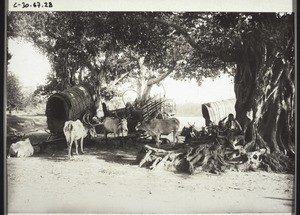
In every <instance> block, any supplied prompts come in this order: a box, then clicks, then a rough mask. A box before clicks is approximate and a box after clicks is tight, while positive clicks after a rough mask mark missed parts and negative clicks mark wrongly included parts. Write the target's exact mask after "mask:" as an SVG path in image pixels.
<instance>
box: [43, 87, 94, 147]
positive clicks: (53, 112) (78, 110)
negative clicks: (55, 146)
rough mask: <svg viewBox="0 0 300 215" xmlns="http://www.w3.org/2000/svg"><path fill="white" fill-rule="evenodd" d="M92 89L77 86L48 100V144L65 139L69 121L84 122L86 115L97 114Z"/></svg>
mask: <svg viewBox="0 0 300 215" xmlns="http://www.w3.org/2000/svg"><path fill="white" fill-rule="evenodd" d="M92 95H93V91H92V88H91V87H90V86H89V85H87V84H85V85H77V86H74V87H71V88H69V89H67V90H64V91H62V92H58V93H55V94H53V95H51V96H50V97H49V98H48V101H47V105H46V116H47V125H48V130H49V136H48V138H47V140H46V142H53V141H58V140H63V139H64V134H63V127H64V123H65V122H66V121H68V120H77V119H80V120H82V119H83V118H84V117H85V116H86V115H93V114H94V113H95V105H94V100H93V96H92Z"/></svg>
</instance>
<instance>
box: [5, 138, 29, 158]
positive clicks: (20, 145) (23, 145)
mask: <svg viewBox="0 0 300 215" xmlns="http://www.w3.org/2000/svg"><path fill="white" fill-rule="evenodd" d="M33 151H34V150H33V147H32V145H31V143H30V140H29V138H27V139H26V140H24V141H18V142H16V143H13V144H11V146H10V147H9V154H8V157H11V156H12V157H28V156H31V155H33Z"/></svg>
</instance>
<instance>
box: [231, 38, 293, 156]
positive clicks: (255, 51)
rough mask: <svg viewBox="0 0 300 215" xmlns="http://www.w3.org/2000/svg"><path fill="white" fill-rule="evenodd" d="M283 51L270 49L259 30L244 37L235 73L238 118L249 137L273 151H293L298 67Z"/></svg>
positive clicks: (249, 139) (288, 47)
mask: <svg viewBox="0 0 300 215" xmlns="http://www.w3.org/2000/svg"><path fill="white" fill-rule="evenodd" d="M290 48H291V46H290V45H288V46H287V49H290ZM280 54H281V55H280V57H278V56H276V55H278V53H272V52H270V51H269V50H268V49H267V46H266V45H265V44H264V43H263V39H262V38H260V33H259V32H253V33H249V34H247V36H245V37H244V38H243V49H242V51H241V53H240V58H239V61H238V63H237V73H236V76H235V94H236V99H237V101H236V105H235V109H236V118H237V120H238V121H239V122H240V124H241V125H242V127H243V128H245V129H246V135H248V137H246V139H247V140H248V141H252V140H254V141H257V143H260V144H263V145H266V146H267V147H269V149H270V150H271V152H284V153H285V154H286V153H290V154H294V144H295V142H294V136H293V134H294V131H293V130H294V113H295V109H294V108H295V105H294V99H295V98H294V90H295V86H294V73H295V71H294V65H293V62H290V61H289V60H288V59H287V58H286V57H285V53H280ZM251 110H252V111H253V120H252V122H251V123H249V119H248V118H247V112H248V111H251ZM249 130H251V132H247V131H249ZM249 134H250V136H249Z"/></svg>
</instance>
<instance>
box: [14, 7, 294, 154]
mask: <svg viewBox="0 0 300 215" xmlns="http://www.w3.org/2000/svg"><path fill="white" fill-rule="evenodd" d="M8 36H9V37H18V36H20V37H23V38H26V39H28V40H30V41H33V42H34V44H36V46H38V47H39V48H40V49H41V50H43V52H44V53H45V54H47V55H48V57H49V59H50V61H51V64H52V69H53V74H52V76H51V77H49V83H48V89H47V88H44V89H46V91H48V92H51V91H53V90H54V89H65V88H68V87H70V86H72V85H75V84H77V83H80V82H88V83H90V84H91V85H92V86H94V87H95V92H97V95H98V96H100V95H102V96H104V97H106V98H107V99H110V98H111V97H113V96H114V93H115V92H116V91H115V87H116V86H117V84H122V83H123V82H124V81H126V80H128V79H129V78H136V79H141V78H142V77H147V78H153V77H154V78H155V77H165V76H166V75H170V76H172V77H173V78H175V79H178V80H184V79H191V78H195V79H196V80H197V81H198V83H199V84H201V81H202V79H203V78H204V77H211V78H215V77H218V76H219V75H220V73H221V72H226V73H229V74H231V75H234V76H235V93H236V98H237V103H236V112H237V120H238V121H239V122H240V123H241V124H242V126H243V128H244V129H246V128H247V126H248V124H247V120H248V119H247V116H246V114H247V111H251V110H252V111H253V116H252V117H253V118H254V121H253V125H255V126H254V127H255V128H254V130H255V131H256V132H254V133H256V134H257V135H256V137H258V136H261V137H262V139H263V140H264V141H265V142H267V144H269V145H273V147H271V148H272V150H274V151H276V150H282V151H285V150H287V149H286V148H291V147H284V145H287V143H283V142H284V141H282V140H284V139H286V138H287V139H288V141H287V142H288V144H289V143H290V142H292V140H291V138H290V137H289V135H286V134H287V133H291V129H292V128H290V127H289V126H290V125H289V124H290V123H291V122H294V119H293V117H294V107H295V106H294V103H295V102H294V93H293V92H294V90H295V86H294V77H295V69H294V65H295V63H294V61H295V59H294V56H295V54H294V51H295V50H294V14H293V13H292V14H287V13H224V12H222V13H216V12H205V13H204V12H203V13H202V12H197V13H196V12H90V13H89V12H34V13H32V12H26V13H25V12H24V13H20V12H18V13H16V12H10V13H9V17H8ZM141 59H143V63H142V64H141V63H140V62H141V61H140V60H141ZM141 66H142V67H145V68H146V69H144V70H143V71H144V72H143V74H141V70H142V69H141ZM280 77H284V78H280ZM278 78H279V79H278ZM157 80H160V79H157ZM277 80H279V82H277ZM277 83H279V87H276V86H277ZM269 89H271V91H270V90H269ZM273 91H274V92H276V93H275V94H276V95H279V97H273V96H272V95H275V94H273V93H272V92H273ZM220 93H221V92H220ZM266 98H271V99H269V100H266ZM279 113H280V114H279ZM274 115H280V116H278V117H277V118H274V117H273V118H272V116H274ZM266 122H267V123H268V124H269V125H273V126H271V127H270V126H265V123H266ZM285 128H289V129H288V130H286V129H285ZM268 129H271V130H272V131H268ZM256 137H253V138H256ZM275 137H276V138H275ZM275 139H277V140H275ZM278 144H279V145H283V146H277V145H278ZM289 151H291V149H289Z"/></svg>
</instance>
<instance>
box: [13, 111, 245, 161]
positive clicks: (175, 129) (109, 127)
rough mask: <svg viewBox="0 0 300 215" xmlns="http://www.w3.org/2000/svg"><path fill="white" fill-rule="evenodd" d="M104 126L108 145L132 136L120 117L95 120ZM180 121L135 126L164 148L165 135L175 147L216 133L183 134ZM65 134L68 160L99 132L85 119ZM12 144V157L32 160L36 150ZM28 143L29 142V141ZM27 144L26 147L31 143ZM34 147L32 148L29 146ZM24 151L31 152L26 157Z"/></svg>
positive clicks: (232, 123) (230, 122) (186, 130)
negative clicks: (181, 138)
mask: <svg viewBox="0 0 300 215" xmlns="http://www.w3.org/2000/svg"><path fill="white" fill-rule="evenodd" d="M93 120H96V121H98V122H100V123H101V126H102V129H103V133H104V137H105V140H106V142H107V141H108V137H107V136H108V134H110V133H113V135H114V137H120V136H127V135H128V127H127V119H124V118H119V117H111V116H107V117H105V118H104V119H102V120H101V121H100V120H99V119H98V118H97V117H96V118H95V119H93ZM218 126H219V127H220V126H223V127H227V128H231V129H234V128H237V129H240V125H239V124H238V122H237V121H236V120H235V119H234V117H233V115H232V114H229V116H228V117H226V118H224V119H223V120H221V121H220V122H219V125H218ZM179 128H180V121H179V120H178V119H177V118H175V117H161V115H159V114H157V115H156V116H154V118H152V119H150V120H148V121H141V122H138V123H137V124H136V126H135V131H136V132H137V133H138V132H139V131H144V132H146V134H147V135H148V136H150V137H152V139H153V140H155V143H156V146H157V147H160V144H161V140H160V137H161V135H169V134H171V133H172V136H173V141H172V142H171V144H172V145H173V146H174V145H175V144H176V143H178V141H179V137H178V136H179V135H180V136H184V137H185V140H186V141H187V140H189V139H192V138H197V137H200V136H206V135H213V134H214V132H215V130H214V126H206V127H202V130H201V131H197V130H196V129H195V125H194V124H193V125H189V126H188V127H183V129H182V131H181V132H179ZM63 133H64V136H65V139H66V142H67V147H68V158H71V156H72V145H73V143H74V144H75V150H76V154H78V141H80V150H81V153H82V154H83V153H84V150H83V140H84V138H86V137H87V136H90V137H96V136H97V132H96V128H95V126H94V125H93V124H91V123H87V122H86V120H84V119H83V122H82V121H80V120H76V121H72V120H70V121H66V122H65V124H64V128H63ZM20 142H21V143H19V142H17V143H15V144H12V145H11V147H10V150H9V156H17V157H20V156H21V157H23V156H26V155H28V156H30V155H32V154H33V153H32V149H31V147H30V149H29V150H28V144H25V142H26V141H25V142H24V141H23V142H22V141H20ZM27 142H28V141H27ZM27 142H26V143H27ZM29 145H30V144H29ZM23 151H26V152H30V153H24V152H23Z"/></svg>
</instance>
